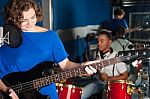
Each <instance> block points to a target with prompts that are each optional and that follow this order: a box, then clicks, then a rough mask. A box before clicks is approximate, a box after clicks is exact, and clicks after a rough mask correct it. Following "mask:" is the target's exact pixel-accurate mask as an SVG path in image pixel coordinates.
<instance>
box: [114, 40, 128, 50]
mask: <svg viewBox="0 0 150 99" xmlns="http://www.w3.org/2000/svg"><path fill="white" fill-rule="evenodd" d="M116 41H117V42H118V43H119V44H120V46H121V47H122V49H123V51H124V50H125V49H126V47H127V45H128V44H129V42H128V43H127V44H126V45H125V46H124V45H123V44H121V42H120V41H119V40H118V39H116Z"/></svg>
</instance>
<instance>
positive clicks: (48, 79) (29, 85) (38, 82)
mask: <svg viewBox="0 0 150 99" xmlns="http://www.w3.org/2000/svg"><path fill="white" fill-rule="evenodd" d="M136 56H137V55H136ZM127 58H129V59H131V56H130V57H129V56H123V57H116V58H111V59H107V60H109V62H110V63H111V62H112V63H113V62H116V63H117V62H121V61H125V60H129V59H127ZM107 60H102V61H100V63H103V66H104V65H109V63H108V61H107ZM100 63H93V64H90V65H85V66H83V67H80V70H78V72H80V73H81V74H84V73H85V70H84V68H85V67H86V66H93V67H96V68H98V67H97V66H101V65H102V64H100ZM101 67H102V66H101ZM76 69H79V68H75V69H72V70H71V71H72V72H73V71H74V73H76ZM71 71H70V72H69V71H64V72H62V73H59V74H55V75H51V76H47V77H43V78H39V79H35V80H33V81H29V82H25V83H22V84H18V85H14V86H12V88H13V89H14V90H15V91H16V92H18V93H20V92H25V91H28V90H32V89H37V88H40V87H42V86H43V83H45V82H46V84H47V83H48V84H50V83H52V82H55V81H56V82H57V81H58V80H59V79H58V77H59V76H58V75H63V74H64V73H66V76H72V75H71ZM67 72H69V74H68V73H67ZM75 75H76V74H75ZM72 77H73V76H72ZM52 78H54V79H55V80H53V81H51V79H52ZM66 78H67V77H66ZM45 79H46V80H45ZM61 79H62V80H63V78H61ZM34 84H35V86H34ZM44 85H45V84H44ZM34 87H35V88H34ZM17 89H19V90H17Z"/></svg>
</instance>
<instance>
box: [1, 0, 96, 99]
mask: <svg viewBox="0 0 150 99" xmlns="http://www.w3.org/2000/svg"><path fill="white" fill-rule="evenodd" d="M5 11H6V17H5V19H6V24H13V25H14V26H17V27H18V28H20V29H21V31H22V32H21V36H22V42H21V45H20V46H18V47H17V48H11V47H9V46H8V45H6V44H5V45H3V46H2V47H1V48H0V53H1V54H0V66H1V68H0V77H1V78H3V77H4V76H5V75H7V74H10V73H12V72H23V71H28V70H31V69H32V68H34V67H35V66H36V65H37V64H39V63H42V62H45V61H53V62H56V63H58V64H59V65H60V67H61V69H63V70H68V69H72V68H76V67H79V66H80V64H78V63H74V62H71V61H69V60H68V58H67V57H68V54H67V53H66V51H65V49H64V46H63V44H62V42H61V40H60V39H59V37H58V35H57V33H56V32H54V31H51V30H48V29H46V28H43V27H39V26H36V25H35V24H36V23H37V22H39V21H41V20H42V17H43V15H42V10H41V8H40V7H39V6H37V5H36V3H35V1H34V0H11V1H10V2H9V4H8V5H7V6H6V10H5ZM10 35H11V34H10ZM86 71H87V72H88V74H93V71H92V70H91V71H90V68H88V69H86ZM94 72H95V71H94ZM31 76H32V75H31ZM0 91H2V92H5V93H8V92H9V96H10V97H11V98H12V99H18V96H17V95H16V94H15V92H14V91H13V90H12V89H11V88H8V87H7V86H6V85H5V84H4V83H3V82H2V81H0ZM40 93H42V95H47V94H48V95H49V96H50V97H51V99H58V96H57V92H56V87H55V84H54V83H52V84H50V85H48V86H46V87H42V88H41V89H40ZM24 97H25V98H26V99H30V98H31V99H37V98H38V99H40V97H36V96H34V95H32V96H30V97H29V96H28V95H26V96H24ZM41 99H43V97H42V98H41Z"/></svg>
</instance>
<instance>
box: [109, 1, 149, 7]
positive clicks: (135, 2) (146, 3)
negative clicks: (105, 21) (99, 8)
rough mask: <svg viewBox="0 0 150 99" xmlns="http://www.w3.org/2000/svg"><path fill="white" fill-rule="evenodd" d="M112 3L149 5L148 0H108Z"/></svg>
mask: <svg viewBox="0 0 150 99" xmlns="http://www.w3.org/2000/svg"><path fill="white" fill-rule="evenodd" d="M110 1H111V3H112V4H113V5H122V6H150V0H110Z"/></svg>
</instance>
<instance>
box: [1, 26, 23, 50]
mask: <svg viewBox="0 0 150 99" xmlns="http://www.w3.org/2000/svg"><path fill="white" fill-rule="evenodd" d="M21 33H22V31H21V29H20V28H18V27H17V26H15V25H14V24H5V25H4V26H3V37H5V36H7V37H6V38H8V39H6V40H5V41H6V42H7V43H6V44H8V46H9V47H11V48H17V47H19V46H20V45H21V43H22V36H21Z"/></svg>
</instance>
